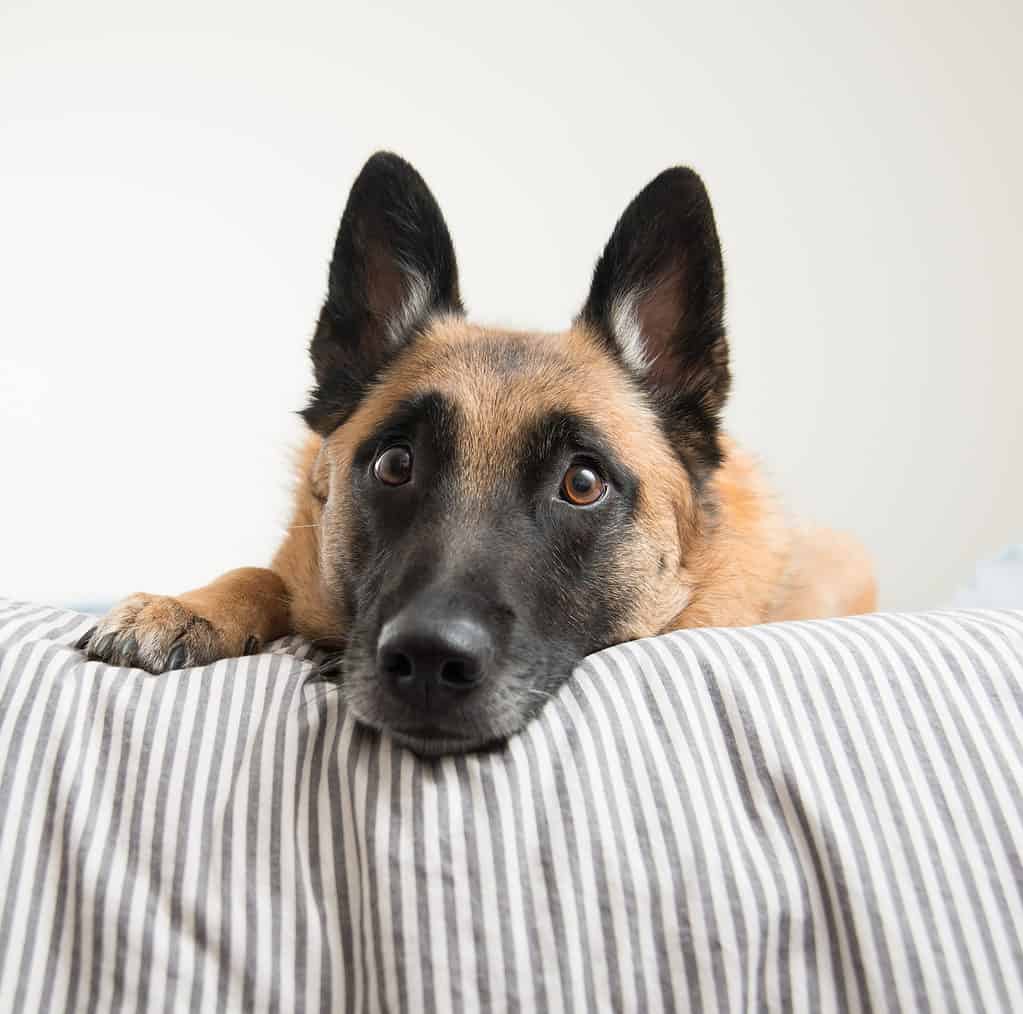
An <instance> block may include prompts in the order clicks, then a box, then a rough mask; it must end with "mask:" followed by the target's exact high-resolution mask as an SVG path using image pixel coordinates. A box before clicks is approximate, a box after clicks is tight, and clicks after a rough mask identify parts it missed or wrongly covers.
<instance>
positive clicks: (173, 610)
mask: <svg viewBox="0 0 1023 1014" xmlns="http://www.w3.org/2000/svg"><path fill="white" fill-rule="evenodd" d="M77 647H78V648H79V649H80V650H84V651H85V652H86V653H87V654H88V656H89V658H90V659H98V660H99V661H101V662H108V663H110V664H111V665H124V666H133V667H134V668H137V669H145V670H146V671H147V672H151V673H162V672H168V671H170V670H171V669H185V668H187V667H188V666H197V665H207V664H208V663H210V662H215V661H216V660H217V659H219V658H233V657H235V656H238V655H248V654H251V653H252V652H253V651H256V650H258V649H259V639H258V638H256V637H255V636H252V635H250V636H245V635H244V634H242V633H238V632H235V633H232V632H230V631H229V630H228V629H226V628H222V627H218V626H217V625H216V624H214V623H212V622H210V620H208V619H206V618H205V617H202V616H199V615H198V614H197V613H195V612H193V611H192V610H191V609H189V607H188V606H186V605H184V604H183V603H182V602H179V601H178V600H177V599H174V598H169V597H167V596H163V595H143V594H139V595H132V596H130V597H129V598H126V599H124V600H123V601H122V602H119V603H118V604H117V605H116V606H114V608H113V609H112V610H111V611H110V612H109V613H107V615H106V616H104V617H103V619H102V620H101V621H100V622H99V624H98V625H97V626H96V627H94V628H93V629H92V630H90V631H89V633H88V634H86V635H85V637H83V638H82V640H81V641H79V642H78V645H77Z"/></svg>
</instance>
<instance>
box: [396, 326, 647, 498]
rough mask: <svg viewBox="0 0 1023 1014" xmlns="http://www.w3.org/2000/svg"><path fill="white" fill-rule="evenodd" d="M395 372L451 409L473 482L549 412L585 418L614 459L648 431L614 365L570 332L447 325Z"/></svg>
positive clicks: (512, 452)
mask: <svg viewBox="0 0 1023 1014" xmlns="http://www.w3.org/2000/svg"><path fill="white" fill-rule="evenodd" d="M402 372H404V373H405V376H406V378H407V379H408V380H409V381H411V382H412V383H413V384H414V386H415V387H416V388H417V389H418V392H420V393H422V392H425V391H431V392H435V393H437V394H439V395H441V396H442V397H443V398H445V399H446V400H448V401H449V402H450V403H451V404H452V405H453V406H454V407H455V408H456V410H457V413H458V416H459V418H460V419H461V420H462V421H463V425H462V426H461V427H460V448H459V450H460V451H461V453H462V457H463V461H464V467H467V468H472V470H473V471H474V472H476V473H477V476H478V477H479V479H481V480H482V479H484V478H485V476H487V475H488V474H493V473H494V472H495V471H499V470H500V468H501V463H502V462H505V461H511V460H513V459H515V458H517V457H518V455H517V453H516V452H517V451H518V450H519V449H521V447H522V444H523V440H524V439H525V438H526V437H527V436H529V435H531V434H533V433H535V432H536V429H537V427H538V425H540V424H541V423H543V422H544V421H546V420H548V419H550V418H552V417H561V416H564V415H571V416H574V417H576V418H578V419H580V420H583V421H585V422H586V423H588V424H589V425H590V426H591V427H592V428H593V429H594V430H595V431H597V432H599V433H600V434H601V435H602V436H603V438H604V439H605V441H606V442H607V444H609V445H610V446H612V447H614V448H615V449H616V450H617V451H618V452H619V453H620V454H621V455H622V456H626V455H628V453H629V447H630V445H631V444H633V443H634V442H635V440H636V439H638V438H639V437H640V435H639V433H638V432H637V431H642V432H643V436H644V437H645V438H646V442H647V444H648V443H649V437H650V430H651V427H653V428H654V429H656V426H655V424H654V422H653V419H652V416H651V414H650V412H649V410H648V408H647V406H646V404H645V402H644V401H643V399H642V398H640V397H639V396H638V394H637V392H636V390H635V388H634V387H633V385H632V384H631V383H630V382H629V380H628V378H627V376H626V375H625V374H624V373H623V372H622V370H621V369H620V368H619V367H618V366H617V365H616V364H615V363H614V362H613V361H612V360H610V359H609V358H608V357H607V356H606V354H605V353H603V352H602V350H600V348H599V346H597V345H596V344H595V343H593V342H592V341H589V340H586V338H585V336H581V335H577V334H575V333H574V332H571V331H570V332H564V333H560V334H548V333H521V332H506V331H498V330H492V329H483V328H479V327H475V326H473V325H465V324H463V323H461V322H458V323H453V324H448V325H447V326H440V327H437V328H435V329H434V330H433V331H432V332H430V333H428V334H427V335H426V336H424V340H423V341H422V343H421V344H420V345H419V346H418V348H417V350H416V354H415V355H414V356H413V357H411V359H410V361H409V362H408V363H407V364H406V366H405V369H404V371H402ZM396 379H397V378H396Z"/></svg>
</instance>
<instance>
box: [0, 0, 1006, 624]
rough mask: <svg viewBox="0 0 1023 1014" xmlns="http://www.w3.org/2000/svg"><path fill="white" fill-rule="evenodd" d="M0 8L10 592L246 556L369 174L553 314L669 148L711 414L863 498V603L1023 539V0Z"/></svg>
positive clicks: (846, 509)
mask: <svg viewBox="0 0 1023 1014" xmlns="http://www.w3.org/2000/svg"><path fill="white" fill-rule="evenodd" d="M159 6H160V8H161V9H160V10H157V9H156V5H150V4H139V3H135V2H130V3H127V2H126V3H121V4H116V3H112V2H110V0H100V2H95V0H94V2H90V3H87V4H82V3H77V2H72V0H53V2H50V3H38V4H28V3H15V2H8V3H5V4H4V5H3V6H2V7H0V454H2V457H3V466H4V467H3V472H2V473H0V474H2V475H3V479H2V482H3V486H4V488H3V495H2V498H0V522H2V523H0V594H7V595H13V596H17V597H31V598H38V599H44V600H49V601H52V602H75V601H83V600H92V601H95V600H102V599H108V598H112V597H116V596H119V595H121V594H124V593H127V592H130V591H134V590H138V589H144V590H150V591H171V592H172V591H178V590H182V589H183V588H185V587H191V586H193V585H194V584H197V583H201V582H203V581H204V580H206V579H207V578H209V577H211V576H213V575H214V574H216V573H217V572H218V571H219V570H221V569H223V568H227V567H230V566H234V565H239V564H244V563H261V562H264V561H265V560H266V559H267V558H268V556H269V555H270V553H271V552H272V549H273V547H274V545H275V542H276V539H277V538H278V533H279V529H280V526H281V524H282V523H283V522H284V520H285V518H286V507H287V490H288V479H287V475H286V472H285V464H284V463H285V460H286V456H287V448H288V446H289V445H290V444H292V443H293V442H294V441H295V440H296V439H297V438H298V436H299V434H300V428H299V425H298V424H297V421H296V420H295V418H294V417H293V416H292V415H290V414H289V413H291V412H292V410H294V409H298V408H299V407H300V406H301V404H302V398H303V392H304V389H305V387H306V384H307V382H308V370H307V365H306V360H305V350H304V347H305V343H306V341H307V339H308V337H309V334H310V331H311V327H312V323H313V321H314V318H315V315H316V313H317V310H318V304H319V301H320V299H321V296H322V292H323V289H324V281H325V270H326V262H327V258H328V256H329V253H330V249H331V245H332V241H333V236H334V229H335V226H336V222H337V219H338V217H339V215H340V211H341V208H342V205H343V202H344V198H345V194H346V190H347V187H348V185H349V183H350V182H351V179H352V178H353V176H354V174H355V173H356V172H357V170H358V168H359V166H360V164H361V162H362V160H363V159H364V158H365V157H366V156H367V155H368V154H370V153H371V152H372V151H373V150H374V149H375V148H377V147H389V148H392V149H394V150H396V151H398V152H401V153H402V154H404V155H405V156H406V157H408V158H409V159H411V160H412V161H413V162H414V163H415V164H416V165H417V166H418V167H419V169H420V170H421V171H422V172H423V174H424V175H425V176H426V178H427V180H428V181H429V182H430V184H431V186H432V187H433V188H434V191H435V193H436V194H437V196H438V198H439V200H440V202H441V204H442V206H443V208H444V210H445V213H446V215H447V218H448V222H449V225H450V226H451V230H452V233H453V235H454V237H455V242H456V246H457V248H458V253H459V258H460V262H461V269H462V280H463V292H464V294H465V296H466V300H467V303H468V305H469V308H470V311H471V312H472V313H473V314H475V315H476V316H477V317H478V318H480V319H483V320H487V321H504V322H507V323H509V324H518V325H534V326H543V327H556V326H561V325H563V324H565V323H567V321H568V320H569V318H570V317H571V316H572V314H573V313H574V311H575V310H576V308H577V307H578V305H579V304H580V302H581V300H582V298H583V296H584V294H585V291H586V286H587V280H588V274H589V271H590V269H591V267H592V264H593V261H594V259H595V257H596V256H597V254H598V252H599V249H600V247H601V245H602V243H603V242H604V240H605V239H606V236H607V234H608V232H609V230H610V229H611V226H612V224H613V222H614V220H615V218H616V216H617V215H618V213H619V212H620V211H621V210H622V209H623V208H624V206H625V204H626V202H627V201H628V200H629V199H630V198H631V196H632V195H633V194H634V193H635V192H636V191H637V190H638V189H639V188H640V186H641V185H642V184H644V183H645V182H646V181H647V180H648V179H649V178H650V177H652V176H653V175H654V174H656V173H657V172H658V171H659V170H660V169H662V168H664V167H666V166H668V165H671V164H674V163H689V164H691V165H693V166H695V167H696V168H697V169H698V170H699V171H700V172H701V173H702V174H703V176H704V178H705V180H706V182H707V184H708V186H709V187H710V190H711V195H712V197H713V199H714V201H715V204H716V208H717V212H718V218H719V227H720V231H721V235H722V238H723V241H724V244H725V249H726V260H727V267H728V271H729V275H728V277H729V297H730V311H729V319H730V323H731V333H732V337H733V349H734V362H735V373H736V377H737V381H736V387H735V395H734V399H733V403H732V406H731V409H730V424H731V426H732V429H733V430H734V431H735V432H736V433H737V435H738V436H740V437H741V438H742V439H744V440H745V441H746V442H747V443H748V444H749V445H751V446H752V447H753V448H755V449H756V450H757V451H758V452H760V453H761V454H762V456H763V458H764V459H765V460H766V462H767V463H768V464H769V465H770V467H771V469H772V471H773V472H774V474H775V476H776V477H777V480H778V482H779V484H780V486H781V487H782V489H783V490H784V492H785V493H786V495H787V496H788V497H789V499H790V501H791V502H792V504H793V505H794V506H795V507H796V508H798V509H799V510H801V511H803V512H805V513H807V514H810V515H812V516H814V517H816V518H819V519H820V520H823V521H827V522H830V523H833V524H835V525H838V526H845V527H848V528H851V529H854V530H855V531H857V532H858V533H859V534H860V535H861V536H862V537H863V539H865V540H866V542H867V543H868V544H869V546H870V547H871V549H872V550H873V551H874V553H875V554H876V557H877V560H878V565H879V569H880V574H881V578H882V583H883V590H884V604H885V605H887V606H890V607H917V606H926V605H930V604H933V603H940V602H942V601H943V600H944V599H945V598H946V596H947V595H948V594H949V592H950V591H951V589H952V588H953V587H954V586H955V585H956V583H957V582H958V581H960V580H961V579H962V578H963V577H964V576H965V575H966V574H967V572H968V569H969V562H970V561H971V560H973V559H974V558H976V557H977V556H978V555H980V554H983V553H984V552H986V551H989V550H991V549H993V548H995V547H997V546H998V545H999V544H1000V543H1003V542H1005V541H1008V540H1010V539H1013V538H1016V539H1018V538H1020V537H1021V536H1023V467H1021V462H1023V435H1021V426H1020V418H1019V415H1020V413H1019V407H1018V406H1019V391H1020V388H1021V385H1023V356H1021V351H1020V348H1021V337H1023V336H1021V323H1023V310H1021V301H1020V285H1021V283H1020V271H1021V267H1023V264H1021V254H1020V250H1021V246H1020V243H1021V235H1023V229H1021V226H1023V199H1021V196H1020V194H1021V185H1020V180H1021V179H1023V143H1021V131H1020V110H1021V98H1023V95H1021V92H1023V61H1021V60H1020V58H1019V54H1020V53H1021V52H1023V25H1021V22H1023V14H1021V11H1023V8H1021V5H1020V4H1019V3H1018V2H1016V0H1011V2H1005V3H997V2H995V0H981V2H978V3H972V4H969V5H964V4H959V3H950V2H944V0H942V2H937V0H912V2H910V3H908V4H905V5H898V6H901V7H902V9H901V10H896V9H895V7H896V6H897V5H892V4H889V3H856V4H848V5H846V4H841V5H839V4H834V3H827V2H825V3H821V2H820V0H800V2H798V3H790V4H788V5H784V6H779V7H777V8H774V9H769V8H770V7H771V5H768V4H760V3H757V4H753V3H751V4H748V5H743V6H731V5H729V4H726V3H713V4H710V3H700V4H692V5H683V4H681V3H677V2H675V3H663V4H653V3H646V4H640V5H638V6H637V5H631V4H630V5H625V4H622V5H615V6H614V7H613V8H601V9H598V8H597V5H595V4H591V3H585V2H584V3H578V4H575V5H573V6H572V8H571V9H569V8H568V7H566V6H561V5H559V9H557V10H555V9H552V8H551V6H549V5H547V4H542V3H537V4H533V3H518V4H507V5H501V6H500V7H497V6H494V5H484V4H469V3H465V4H457V5H453V4H448V5H443V7H441V5H437V4H426V3H409V4H407V6H406V7H405V9H401V10H399V9H398V7H397V6H389V5H382V4H374V5H372V6H373V9H372V10H369V9H368V7H369V5H360V7H359V8H356V7H355V6H354V5H350V4H338V3H334V4H326V3H324V4H322V5H319V6H316V5H310V4H299V3H288V4H266V5H263V4H254V3H230V4H228V3H217V4H208V3H196V2H191V0H190V2H187V3H182V2H177V3H174V4H169V3H168V4H162V5H159Z"/></svg>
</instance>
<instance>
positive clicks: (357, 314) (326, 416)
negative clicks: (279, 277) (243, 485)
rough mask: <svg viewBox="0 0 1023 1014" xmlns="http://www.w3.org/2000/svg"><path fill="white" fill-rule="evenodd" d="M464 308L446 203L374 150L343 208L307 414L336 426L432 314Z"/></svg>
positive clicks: (400, 163)
mask: <svg viewBox="0 0 1023 1014" xmlns="http://www.w3.org/2000/svg"><path fill="white" fill-rule="evenodd" d="M445 312H446V313H461V312H462V304H461V300H460V298H459V295H458V269H457V267H456V265H455V250H454V247H453V245H452V243H451V237H450V235H449V234H448V228H447V225H445V223H444V217H443V215H441V212H440V208H439V207H438V206H437V202H436V200H435V199H434V197H433V194H431V193H430V190H429V188H428V187H427V185H426V183H425V182H423V178H422V177H421V176H420V175H419V173H417V172H416V170H415V169H413V168H412V166H410V165H409V164H408V163H407V162H406V161H405V160H404V159H401V158H399V157H398V156H397V155H392V154H390V153H389V152H378V153H377V154H375V155H374V156H373V157H372V158H371V159H370V160H369V161H368V162H367V163H366V165H365V166H363V169H362V171H361V172H360V173H359V176H358V178H357V179H356V181H355V183H354V184H353V185H352V189H351V193H350V194H349V196H348V204H347V205H346V207H345V210H344V214H343V215H342V216H341V226H340V228H339V229H338V234H337V240H336V242H335V244H334V256H333V258H332V259H331V262H330V279H329V286H328V290H327V300H326V302H325V303H324V305H323V310H322V312H321V313H320V319H319V323H318V324H317V327H316V332H315V334H314V336H313V340H312V344H311V345H310V353H311V355H312V360H313V370H314V374H315V378H316V386H315V387H314V389H313V392H312V397H311V400H310V403H309V406H308V407H307V408H306V409H305V410H304V411H303V413H302V415H303V417H304V418H305V420H306V422H307V423H308V424H309V425H310V426H311V427H312V428H313V429H314V430H316V431H317V432H319V433H322V434H324V435H326V434H328V433H330V432H331V431H332V430H334V429H335V428H336V427H337V426H339V425H340V424H341V423H342V422H344V420H345V419H346V418H347V417H348V416H349V415H350V414H351V412H352V411H353V410H354V408H355V407H356V405H358V403H359V401H360V399H361V398H362V396H363V394H364V393H365V391H366V389H367V387H368V386H369V385H370V384H371V383H372V382H373V380H374V378H375V377H376V376H377V375H378V374H379V373H380V371H381V370H382V369H383V368H384V367H385V366H386V365H387V364H388V363H389V362H390V361H391V359H393V357H394V356H395V355H396V354H397V353H398V352H399V351H400V350H401V349H402V348H403V347H404V346H405V345H406V344H407V343H408V342H409V341H410V340H411V339H412V338H413V336H414V335H415V334H416V332H417V331H418V330H419V329H421V328H422V327H423V325H424V324H425V323H426V322H427V321H428V320H429V318H430V317H431V316H433V315H434V314H437V313H445Z"/></svg>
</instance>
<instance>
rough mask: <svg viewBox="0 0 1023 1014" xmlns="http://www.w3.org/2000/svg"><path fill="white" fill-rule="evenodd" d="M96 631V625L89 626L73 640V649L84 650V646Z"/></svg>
mask: <svg viewBox="0 0 1023 1014" xmlns="http://www.w3.org/2000/svg"><path fill="white" fill-rule="evenodd" d="M95 633H96V627H89V629H88V630H87V631H86V632H85V633H84V634H83V635H82V636H81V637H80V638H79V639H78V640H77V641H76V642H75V651H85V646H86V645H87V644H88V643H89V642H90V641H91V640H92V635H93V634H95Z"/></svg>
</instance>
